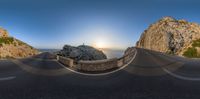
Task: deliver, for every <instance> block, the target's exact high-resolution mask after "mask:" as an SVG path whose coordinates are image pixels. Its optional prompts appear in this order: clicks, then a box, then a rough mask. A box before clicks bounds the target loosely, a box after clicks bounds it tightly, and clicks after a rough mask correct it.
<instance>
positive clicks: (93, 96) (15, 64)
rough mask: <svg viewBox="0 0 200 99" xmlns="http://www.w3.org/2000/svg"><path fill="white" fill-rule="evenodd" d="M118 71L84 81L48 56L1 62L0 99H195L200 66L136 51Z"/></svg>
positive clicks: (199, 97)
mask: <svg viewBox="0 0 200 99" xmlns="http://www.w3.org/2000/svg"><path fill="white" fill-rule="evenodd" d="M136 51H137V53H136V56H135V58H134V59H133V61H132V62H131V63H130V64H129V65H128V66H126V67H125V68H123V69H122V70H119V71H117V72H114V73H111V74H108V75H101V76H86V75H80V74H77V73H74V72H72V71H69V70H67V69H66V68H64V67H63V66H62V65H61V64H59V63H58V62H57V61H56V60H55V59H53V58H52V55H51V54H49V53H43V54H41V55H38V56H36V57H32V58H26V59H19V60H1V61H0V99H200V61H199V60H198V59H194V60H191V59H184V58H181V57H177V56H169V55H164V54H162V53H159V52H154V51H150V50H145V49H139V48H136Z"/></svg>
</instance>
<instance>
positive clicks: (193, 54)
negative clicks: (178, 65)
mask: <svg viewBox="0 0 200 99" xmlns="http://www.w3.org/2000/svg"><path fill="white" fill-rule="evenodd" d="M183 56H185V57H188V58H195V57H199V56H198V53H197V49H196V48H195V47H189V48H188V49H187V50H186V51H185V52H184V53H183Z"/></svg>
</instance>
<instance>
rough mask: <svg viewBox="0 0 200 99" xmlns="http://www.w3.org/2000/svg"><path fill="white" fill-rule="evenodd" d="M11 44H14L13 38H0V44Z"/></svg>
mask: <svg viewBox="0 0 200 99" xmlns="http://www.w3.org/2000/svg"><path fill="white" fill-rule="evenodd" d="M13 42H14V38H12V37H2V38H0V44H12V43H13Z"/></svg>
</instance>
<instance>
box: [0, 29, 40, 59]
mask: <svg viewBox="0 0 200 99" xmlns="http://www.w3.org/2000/svg"><path fill="white" fill-rule="evenodd" d="M38 53H39V52H38V50H36V49H35V48H33V47H32V46H30V45H28V44H26V43H24V42H22V41H20V40H18V39H16V38H14V37H11V36H9V33H8V32H7V31H6V30H5V29H3V28H0V58H1V59H2V58H23V57H29V56H32V55H36V54H38Z"/></svg>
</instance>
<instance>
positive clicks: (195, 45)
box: [192, 39, 200, 47]
mask: <svg viewBox="0 0 200 99" xmlns="http://www.w3.org/2000/svg"><path fill="white" fill-rule="evenodd" d="M192 47H200V39H198V40H195V41H193V43H192Z"/></svg>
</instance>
